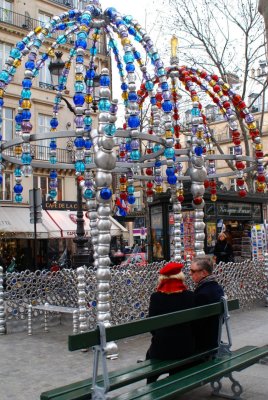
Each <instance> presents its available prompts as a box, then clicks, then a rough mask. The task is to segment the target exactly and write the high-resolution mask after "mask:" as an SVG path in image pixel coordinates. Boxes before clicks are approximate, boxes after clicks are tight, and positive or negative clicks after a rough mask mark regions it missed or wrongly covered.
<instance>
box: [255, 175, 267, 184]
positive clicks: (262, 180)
mask: <svg viewBox="0 0 268 400" xmlns="http://www.w3.org/2000/svg"><path fill="white" fill-rule="evenodd" d="M265 180H266V179H265V176H264V175H258V177H257V181H258V182H265Z"/></svg>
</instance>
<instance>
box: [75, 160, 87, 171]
mask: <svg viewBox="0 0 268 400" xmlns="http://www.w3.org/2000/svg"><path fill="white" fill-rule="evenodd" d="M75 170H76V171H77V172H85V164H84V163H83V161H76V162H75Z"/></svg>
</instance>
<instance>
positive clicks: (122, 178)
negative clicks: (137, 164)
mask: <svg viewBox="0 0 268 400" xmlns="http://www.w3.org/2000/svg"><path fill="white" fill-rule="evenodd" d="M126 181H127V177H126V176H120V178H119V182H120V183H126Z"/></svg>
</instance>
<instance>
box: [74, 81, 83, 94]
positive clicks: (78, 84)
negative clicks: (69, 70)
mask: <svg viewBox="0 0 268 400" xmlns="http://www.w3.org/2000/svg"><path fill="white" fill-rule="evenodd" d="M74 88H75V91H76V92H80V93H82V92H83V90H84V89H85V85H84V84H83V83H82V82H76V83H75V85H74Z"/></svg>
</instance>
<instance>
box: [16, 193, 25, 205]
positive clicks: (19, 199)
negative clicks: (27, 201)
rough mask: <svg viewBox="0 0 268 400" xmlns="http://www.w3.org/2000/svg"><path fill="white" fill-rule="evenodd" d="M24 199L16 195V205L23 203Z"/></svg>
mask: <svg viewBox="0 0 268 400" xmlns="http://www.w3.org/2000/svg"><path fill="white" fill-rule="evenodd" d="M22 199H23V197H22V195H21V194H16V195H15V202H16V203H21V202H22Z"/></svg>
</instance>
